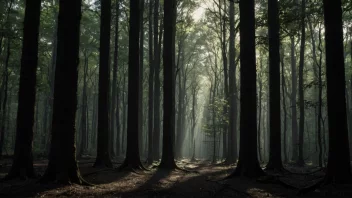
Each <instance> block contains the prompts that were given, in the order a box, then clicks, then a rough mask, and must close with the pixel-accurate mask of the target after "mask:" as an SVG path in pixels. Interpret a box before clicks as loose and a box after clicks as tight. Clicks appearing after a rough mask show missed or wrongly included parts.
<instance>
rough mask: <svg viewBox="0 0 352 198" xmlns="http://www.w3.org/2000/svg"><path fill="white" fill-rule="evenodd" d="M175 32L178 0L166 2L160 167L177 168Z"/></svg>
mask: <svg viewBox="0 0 352 198" xmlns="http://www.w3.org/2000/svg"><path fill="white" fill-rule="evenodd" d="M175 34H176V0H168V1H165V2H164V47H163V63H164V70H163V71H164V102H163V107H164V118H163V148H162V151H163V152H162V157H161V163H160V166H159V168H163V169H174V168H176V164H175V160H174V152H173V141H172V136H173V135H172V134H175V56H174V55H173V53H175V47H174V45H175Z"/></svg>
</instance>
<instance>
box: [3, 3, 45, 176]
mask: <svg viewBox="0 0 352 198" xmlns="http://www.w3.org/2000/svg"><path fill="white" fill-rule="evenodd" d="M40 7H41V0H35V1H27V2H26V10H25V17H24V29H23V47H22V58H21V75H20V87H19V92H18V111H17V130H16V143H15V154H14V160H13V163H12V166H11V170H10V172H9V174H8V176H7V177H8V178H13V177H29V178H32V177H35V173H34V168H33V153H32V149H33V135H34V132H33V124H34V113H35V101H36V80H37V78H36V72H37V66H38V40H39V23H40ZM8 49H9V48H8ZM6 69H7V68H6ZM6 72H7V71H6ZM37 106H38V104H37ZM37 112H38V110H37ZM8 119H9V118H8Z"/></svg>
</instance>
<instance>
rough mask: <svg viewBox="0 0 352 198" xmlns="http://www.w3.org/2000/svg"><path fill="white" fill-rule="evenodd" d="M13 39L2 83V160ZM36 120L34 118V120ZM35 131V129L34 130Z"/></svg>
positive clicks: (0, 132) (0, 129) (0, 148)
mask: <svg viewBox="0 0 352 198" xmlns="http://www.w3.org/2000/svg"><path fill="white" fill-rule="evenodd" d="M11 40H12V39H11V38H7V48H6V51H7V54H6V58H5V66H4V74H3V75H4V76H3V81H2V90H3V92H4V99H3V101H2V104H0V106H1V109H2V114H1V128H0V158H1V157H2V154H3V149H4V143H5V127H6V119H7V112H6V110H7V109H6V104H7V94H8V86H9V82H8V81H9V61H10V56H11V42H12V41H11ZM33 119H34V118H33ZM32 130H33V129H32Z"/></svg>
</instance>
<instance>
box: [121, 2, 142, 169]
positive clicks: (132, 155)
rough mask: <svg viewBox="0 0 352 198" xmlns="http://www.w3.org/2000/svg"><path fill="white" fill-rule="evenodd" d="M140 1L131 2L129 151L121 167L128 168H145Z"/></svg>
mask: <svg viewBox="0 0 352 198" xmlns="http://www.w3.org/2000/svg"><path fill="white" fill-rule="evenodd" d="M139 3H140V1H139V0H135V1H131V2H130V22H129V24H130V31H129V37H130V39H129V55H128V61H129V65H128V115H127V151H126V158H125V161H124V162H123V164H122V165H121V167H120V168H119V169H120V170H122V169H127V170H136V169H143V165H142V163H141V161H140V158H139V143H138V134H139V133H138V124H136V123H139V121H138V118H139V117H138V116H137V117H136V115H138V111H139V110H138V104H139V99H140V98H139V92H138V91H135V90H138V87H139V81H140V77H139V75H140V70H139V69H140V67H139V60H138V59H136V58H135V57H139V36H140V29H139V27H140V24H139V22H140V9H139V6H140V4H139Z"/></svg>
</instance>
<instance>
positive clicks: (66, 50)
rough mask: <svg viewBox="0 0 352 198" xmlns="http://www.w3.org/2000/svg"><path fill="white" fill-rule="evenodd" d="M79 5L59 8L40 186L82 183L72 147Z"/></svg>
mask: <svg viewBox="0 0 352 198" xmlns="http://www.w3.org/2000/svg"><path fill="white" fill-rule="evenodd" d="M81 4H82V2H81V0H74V1H64V0H61V1H60V4H59V5H60V10H59V18H58V33H57V39H58V44H57V59H56V69H55V93H54V106H53V108H54V109H53V120H52V138H51V148H50V155H49V164H48V167H47V169H46V171H45V174H44V176H43V178H42V180H41V181H42V182H48V181H57V182H59V183H63V184H69V183H77V184H83V183H85V182H84V180H83V179H82V177H81V175H80V171H79V168H78V165H77V161H76V145H75V136H76V129H75V117H76V108H77V82H78V69H77V68H78V64H79V61H78V52H79V37H80V19H81ZM67 43H70V45H67ZM68 87H69V89H68Z"/></svg>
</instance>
